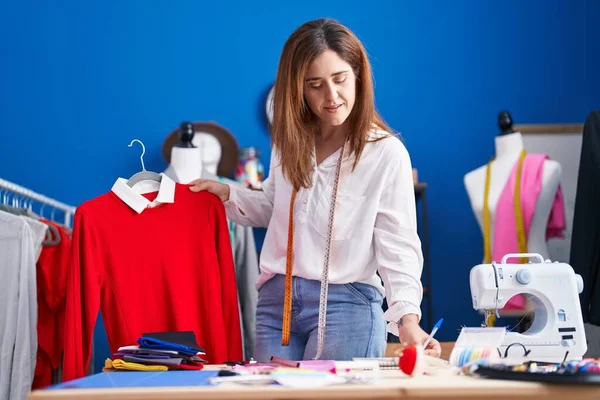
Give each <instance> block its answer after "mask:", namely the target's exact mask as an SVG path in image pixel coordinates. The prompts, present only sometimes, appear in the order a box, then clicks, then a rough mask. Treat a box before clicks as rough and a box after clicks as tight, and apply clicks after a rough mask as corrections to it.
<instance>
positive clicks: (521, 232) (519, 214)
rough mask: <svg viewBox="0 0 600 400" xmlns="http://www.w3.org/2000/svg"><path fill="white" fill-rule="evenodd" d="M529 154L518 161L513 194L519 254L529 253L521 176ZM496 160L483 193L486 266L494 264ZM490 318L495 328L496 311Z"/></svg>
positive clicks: (486, 177) (488, 319) (489, 163)
mask: <svg viewBox="0 0 600 400" xmlns="http://www.w3.org/2000/svg"><path fill="white" fill-rule="evenodd" d="M526 155H527V153H526V152H525V150H522V151H521V154H520V155H519V160H518V161H517V171H516V177H515V187H514V193H513V205H514V207H515V223H516V227H517V243H518V245H519V249H518V250H519V251H518V252H519V253H527V237H526V235H525V224H524V222H523V210H522V209H521V175H522V172H523V161H524V160H525V156H526ZM493 160H494V158H492V159H491V160H490V162H488V163H487V166H486V169H485V189H484V193H483V248H484V264H490V263H491V262H492V243H491V241H492V235H491V227H490V225H491V224H490V211H489V197H490V181H491V164H492V161H493ZM519 262H520V263H526V262H527V259H526V258H521V259H519ZM488 312H489V313H488V316H487V318H486V325H487V326H494V323H495V322H496V315H495V313H494V310H488Z"/></svg>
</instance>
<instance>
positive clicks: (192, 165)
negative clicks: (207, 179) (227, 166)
mask: <svg viewBox="0 0 600 400" xmlns="http://www.w3.org/2000/svg"><path fill="white" fill-rule="evenodd" d="M192 144H193V145H194V146H196V147H187V148H183V147H176V146H174V147H173V148H172V149H171V165H169V169H171V170H172V171H173V172H175V176H176V178H177V179H176V180H177V182H179V183H189V182H191V181H193V180H194V179H199V178H201V177H202V173H203V171H204V170H207V171H208V172H211V173H212V174H213V175H216V174H217V167H218V165H219V161H221V144H220V143H219V141H218V140H217V138H215V137H214V136H213V135H210V134H207V133H202V132H199V133H196V134H195V135H194V138H193V139H192Z"/></svg>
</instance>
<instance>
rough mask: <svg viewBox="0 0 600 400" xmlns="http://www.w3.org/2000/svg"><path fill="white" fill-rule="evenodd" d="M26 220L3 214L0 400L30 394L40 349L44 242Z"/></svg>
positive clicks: (17, 399) (0, 235) (0, 227)
mask: <svg viewBox="0 0 600 400" xmlns="http://www.w3.org/2000/svg"><path fill="white" fill-rule="evenodd" d="M32 226H33V227H35V226H36V225H35V224H32V223H31V221H27V220H26V217H24V216H15V215H11V214H8V213H6V212H3V211H0V276H1V277H2V279H1V280H0V284H1V285H2V287H1V289H0V383H1V384H0V399H11V400H13V399H14V400H22V399H25V398H26V397H27V394H28V393H29V391H30V390H31V384H32V382H33V374H34V369H35V363H36V349H37V331H36V320H37V305H36V278H35V263H36V252H37V249H38V248H39V247H40V246H41V243H42V241H43V240H44V235H45V232H43V231H40V230H38V229H36V228H33V229H32Z"/></svg>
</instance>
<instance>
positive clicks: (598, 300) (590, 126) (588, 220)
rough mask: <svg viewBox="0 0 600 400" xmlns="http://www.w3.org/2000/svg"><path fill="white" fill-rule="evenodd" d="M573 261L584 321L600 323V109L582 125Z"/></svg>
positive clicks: (571, 259) (572, 242)
mask: <svg viewBox="0 0 600 400" xmlns="http://www.w3.org/2000/svg"><path fill="white" fill-rule="evenodd" d="M570 264H571V266H572V267H573V269H574V270H575V272H576V273H578V274H580V275H581V277H582V278H583V293H581V296H580V300H581V311H582V314H583V321H584V322H587V323H589V324H592V325H597V326H600V273H599V272H600V110H595V111H593V112H592V113H591V114H590V115H589V116H588V118H587V119H586V121H585V124H584V128H583V137H582V142H581V159H580V161H579V174H578V177H577V192H576V194H575V210H574V214H573V233H572V236H571V253H570Z"/></svg>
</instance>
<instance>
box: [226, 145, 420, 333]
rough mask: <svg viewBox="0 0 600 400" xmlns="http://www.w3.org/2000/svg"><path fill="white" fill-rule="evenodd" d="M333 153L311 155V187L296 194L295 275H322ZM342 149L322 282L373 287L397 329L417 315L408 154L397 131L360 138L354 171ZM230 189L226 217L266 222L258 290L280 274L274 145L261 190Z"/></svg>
mask: <svg viewBox="0 0 600 400" xmlns="http://www.w3.org/2000/svg"><path fill="white" fill-rule="evenodd" d="M340 151H341V149H340V150H338V151H337V152H335V153H334V154H332V155H331V156H329V157H328V158H327V159H325V160H323V161H322V162H321V163H320V164H319V165H316V163H315V162H314V156H313V175H312V183H313V184H312V187H311V188H309V189H300V190H299V191H298V194H297V196H296V203H295V205H294V264H293V275H295V276H299V277H302V278H305V279H313V280H321V277H322V273H323V263H324V255H325V246H326V242H327V227H328V215H329V209H330V207H331V198H332V191H333V185H334V178H335V171H336V164H337V161H338V158H339V153H340ZM348 153H349V151H348V150H347V151H346V156H345V157H344V160H343V162H342V171H341V175H340V182H339V190H338V196H337V204H336V209H335V219H334V223H333V233H332V238H333V240H332V245H331V259H330V264H329V282H330V283H332V284H344V283H353V282H362V283H367V284H371V285H373V286H375V287H376V288H378V289H379V290H380V291H381V292H382V293H384V294H385V296H386V299H387V303H388V310H387V311H386V313H385V319H386V320H387V321H389V322H390V323H388V331H389V332H391V333H393V334H395V335H397V334H398V329H397V321H398V320H399V319H400V318H401V317H402V316H404V315H406V314H409V313H412V314H417V315H418V316H419V318H420V317H421V309H420V305H421V300H422V298H423V286H422V284H421V272H422V268H423V254H422V250H421V241H420V239H419V237H418V235H417V221H416V208H415V194H414V181H413V175H412V164H411V160H410V157H409V154H408V151H407V150H406V147H405V146H404V144H403V143H402V142H401V141H400V140H399V139H398V138H396V137H389V138H386V139H383V140H379V141H377V142H372V143H367V145H366V146H365V148H364V150H363V154H362V156H361V159H360V161H359V163H358V165H357V166H356V169H355V170H354V171H352V165H353V163H354V158H355V157H354V154H352V155H349V154H348ZM230 188H231V190H230V196H229V200H228V201H226V202H225V207H226V210H227V215H228V217H229V218H231V219H232V220H233V221H235V222H237V223H238V224H240V225H249V226H256V227H267V228H268V229H267V234H266V237H265V242H264V245H263V249H262V252H261V257H260V270H261V274H260V278H259V280H258V282H257V288H260V287H261V286H262V285H263V284H264V283H265V282H266V281H267V280H268V279H270V278H271V277H273V276H274V274H282V275H285V265H286V250H287V237H288V217H289V204H290V197H291V194H292V186H291V185H290V183H289V182H288V181H286V180H285V178H284V177H283V173H282V169H281V166H280V164H279V157H278V155H277V154H276V151H273V152H272V155H271V166H270V172H269V175H268V178H267V179H266V180H265V181H264V182H263V190H262V191H255V190H250V189H244V188H240V187H237V186H235V185H231V186H230ZM377 272H379V275H380V276H381V279H380V278H379V276H377ZM382 280H383V285H382V282H381V281H382ZM282 296H283V293H282ZM282 301H283V299H282Z"/></svg>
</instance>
